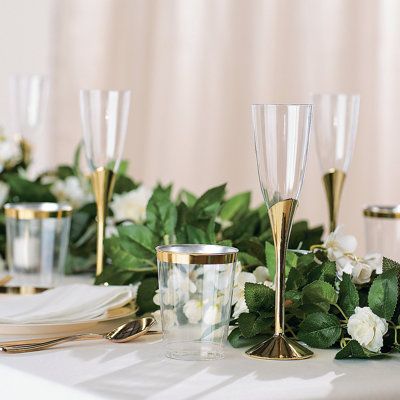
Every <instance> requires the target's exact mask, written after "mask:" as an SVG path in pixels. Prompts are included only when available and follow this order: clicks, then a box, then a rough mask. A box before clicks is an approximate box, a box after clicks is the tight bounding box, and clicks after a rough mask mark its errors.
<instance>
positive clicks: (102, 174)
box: [92, 167, 115, 276]
mask: <svg viewBox="0 0 400 400" xmlns="http://www.w3.org/2000/svg"><path fill="white" fill-rule="evenodd" d="M114 183H115V175H114V172H113V171H111V170H109V169H107V168H104V167H99V168H97V169H96V170H95V171H93V173H92V185H93V191H94V196H95V199H96V206H97V252H96V276H98V275H100V274H101V273H102V272H103V267H104V236H105V224H106V218H107V210H108V203H109V201H110V200H111V197H112V193H113V190H114Z"/></svg>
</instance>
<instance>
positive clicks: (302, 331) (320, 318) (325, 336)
mask: <svg viewBox="0 0 400 400" xmlns="http://www.w3.org/2000/svg"><path fill="white" fill-rule="evenodd" d="M341 333H342V328H341V327H340V321H339V319H338V318H337V317H336V316H335V315H332V314H325V313H322V312H317V313H314V314H309V315H307V316H306V318H305V319H304V321H303V322H302V323H301V324H300V326H299V334H298V337H299V339H300V340H302V341H303V342H305V343H306V344H308V345H309V346H312V347H318V348H321V349H326V348H328V347H331V346H332V345H333V344H334V343H335V342H336V341H337V340H338V339H339V338H340V334H341Z"/></svg>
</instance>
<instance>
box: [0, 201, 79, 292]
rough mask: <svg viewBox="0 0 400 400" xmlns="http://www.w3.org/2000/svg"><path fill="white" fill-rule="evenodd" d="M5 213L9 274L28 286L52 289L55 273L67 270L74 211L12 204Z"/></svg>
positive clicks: (56, 206) (63, 207)
mask: <svg viewBox="0 0 400 400" xmlns="http://www.w3.org/2000/svg"><path fill="white" fill-rule="evenodd" d="M4 212H5V216H6V235H7V264H8V268H9V269H10V272H11V273H12V274H13V275H16V276H18V277H19V278H21V280H24V282H25V281H26V282H25V283H29V282H30V281H34V282H36V283H37V285H39V286H43V287H47V286H51V285H52V284H53V279H54V272H56V273H57V274H62V273H63V270H64V265H65V259H66V256H67V251H68V242H69V232H70V226H71V215H72V208H71V207H70V206H69V205H62V204H57V203H13V204H11V203H9V204H6V205H5V206H4Z"/></svg>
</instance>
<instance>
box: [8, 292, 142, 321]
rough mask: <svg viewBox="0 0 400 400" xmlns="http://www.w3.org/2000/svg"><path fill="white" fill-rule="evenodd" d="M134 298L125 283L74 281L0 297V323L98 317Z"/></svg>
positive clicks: (79, 319)
mask: <svg viewBox="0 0 400 400" xmlns="http://www.w3.org/2000/svg"><path fill="white" fill-rule="evenodd" d="M133 297H134V290H133V289H132V288H131V287H128V286H92V285H85V284H74V285H66V286H60V287H58V288H55V289H50V290H46V291H45V292H43V293H40V294H33V295H29V296H15V297H14V296H12V297H0V323H3V324H32V323H34V324H48V323H63V322H66V323H68V322H79V321H87V320H92V319H97V318H99V317H101V316H102V315H104V314H105V313H106V312H107V311H108V310H111V309H114V308H118V307H122V306H124V305H125V304H127V303H129V302H130V301H131V300H132V299H133Z"/></svg>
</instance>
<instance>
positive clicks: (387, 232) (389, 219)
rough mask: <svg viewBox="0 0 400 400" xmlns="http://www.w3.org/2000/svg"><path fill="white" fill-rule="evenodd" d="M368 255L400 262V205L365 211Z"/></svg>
mask: <svg viewBox="0 0 400 400" xmlns="http://www.w3.org/2000/svg"><path fill="white" fill-rule="evenodd" d="M363 214H364V221H365V239H366V247H367V253H369V254H371V253H380V254H383V255H384V256H385V257H388V258H390V259H392V260H395V261H397V262H400V205H394V206H382V205H373V206H368V207H365V208H364V210H363Z"/></svg>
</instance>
